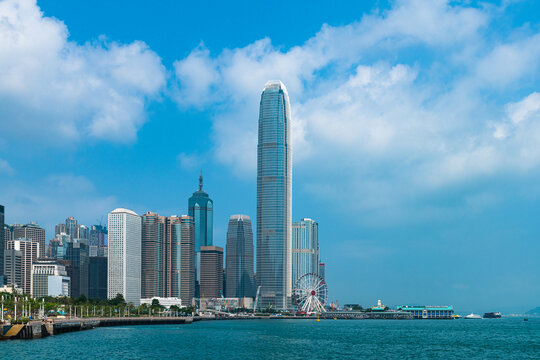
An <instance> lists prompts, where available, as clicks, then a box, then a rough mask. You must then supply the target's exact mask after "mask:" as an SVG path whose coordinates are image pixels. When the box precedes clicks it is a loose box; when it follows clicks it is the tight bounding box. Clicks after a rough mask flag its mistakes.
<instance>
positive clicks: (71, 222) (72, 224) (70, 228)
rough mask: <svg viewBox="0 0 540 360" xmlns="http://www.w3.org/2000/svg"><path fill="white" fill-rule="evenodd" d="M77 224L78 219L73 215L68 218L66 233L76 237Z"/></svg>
mask: <svg viewBox="0 0 540 360" xmlns="http://www.w3.org/2000/svg"><path fill="white" fill-rule="evenodd" d="M77 225H78V224H77V220H76V219H75V218H74V217H73V216H70V217H68V218H67V219H66V233H67V234H68V235H69V236H71V238H72V239H73V238H76V236H75V232H76V229H77Z"/></svg>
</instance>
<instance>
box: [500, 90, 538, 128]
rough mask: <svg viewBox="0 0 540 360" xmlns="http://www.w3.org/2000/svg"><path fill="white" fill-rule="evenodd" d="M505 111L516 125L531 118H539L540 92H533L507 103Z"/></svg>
mask: <svg viewBox="0 0 540 360" xmlns="http://www.w3.org/2000/svg"><path fill="white" fill-rule="evenodd" d="M507 112H508V117H509V118H510V121H512V123H514V124H516V125H517V124H519V123H521V122H523V121H525V120H529V119H531V120H532V118H536V119H540V93H537V92H534V93H532V94H530V95H529V96H527V97H526V98H524V99H523V100H521V101H520V102H517V103H513V104H509V105H508V106H507Z"/></svg>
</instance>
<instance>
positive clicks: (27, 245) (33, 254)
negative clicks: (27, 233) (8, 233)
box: [7, 238, 39, 294]
mask: <svg viewBox="0 0 540 360" xmlns="http://www.w3.org/2000/svg"><path fill="white" fill-rule="evenodd" d="M7 250H18V251H20V252H21V256H22V258H21V260H22V261H21V273H22V282H21V288H22V289H23V291H24V292H25V293H27V294H30V293H31V292H32V264H33V263H34V261H36V260H37V259H38V257H39V243H37V242H34V241H32V240H30V239H24V238H20V239H17V240H9V241H8V243H7Z"/></svg>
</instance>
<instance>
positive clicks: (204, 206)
mask: <svg viewBox="0 0 540 360" xmlns="http://www.w3.org/2000/svg"><path fill="white" fill-rule="evenodd" d="M188 215H189V216H190V217H192V218H193V221H194V233H193V234H194V241H195V243H194V246H195V296H196V297H199V282H200V277H201V274H200V266H199V264H200V258H201V254H200V252H201V246H212V245H213V232H214V202H213V201H212V199H210V197H209V196H208V194H207V193H206V192H205V191H204V190H203V176H202V173H201V175H200V176H199V190H198V191H195V192H194V193H193V195H192V196H191V197H190V198H189V200H188Z"/></svg>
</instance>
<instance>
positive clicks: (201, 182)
mask: <svg viewBox="0 0 540 360" xmlns="http://www.w3.org/2000/svg"><path fill="white" fill-rule="evenodd" d="M202 185H203V178H202V170H201V175H199V191H202Z"/></svg>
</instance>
